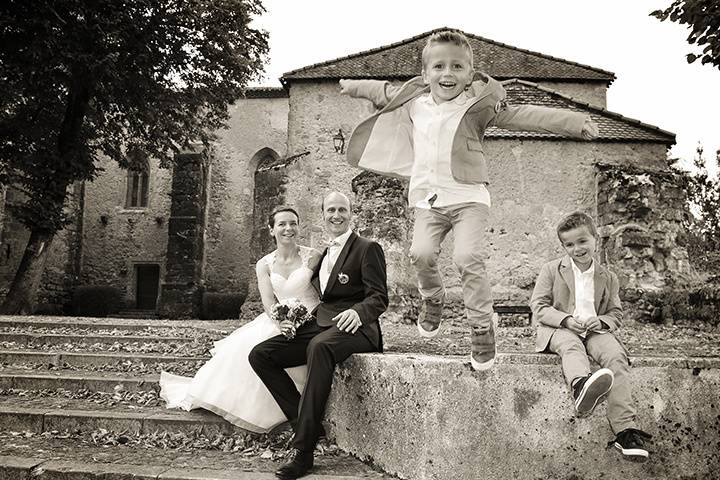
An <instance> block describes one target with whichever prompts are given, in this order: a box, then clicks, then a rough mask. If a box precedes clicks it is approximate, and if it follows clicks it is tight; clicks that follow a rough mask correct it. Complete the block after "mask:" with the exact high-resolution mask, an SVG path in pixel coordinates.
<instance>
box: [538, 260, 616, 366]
mask: <svg viewBox="0 0 720 480" xmlns="http://www.w3.org/2000/svg"><path fill="white" fill-rule="evenodd" d="M571 262H572V260H571V259H570V257H569V256H568V255H565V256H564V257H562V258H559V259H557V260H553V261H551V262H548V263H546V264H545V265H543V267H542V269H541V270H540V275H538V279H537V281H536V282H535V288H534V289H533V293H532V297H531V298H530V308H531V309H532V312H533V321H534V322H535V323H536V326H537V341H536V344H535V350H536V351H538V352H543V351H545V349H546V348H547V346H548V343H549V342H550V337H552V334H553V333H554V332H555V330H556V329H558V328H560V324H561V323H562V321H563V320H564V319H565V318H567V317H569V316H571V315H572V312H573V311H574V310H575V276H574V275H573V270H572V264H571ZM593 282H594V284H595V312H596V313H597V316H598V318H599V319H600V320H601V321H602V322H603V323H604V324H605V325H607V326H608V331H609V332H613V331H615V330H617V329H618V328H619V327H620V326H621V325H622V318H623V311H622V306H621V305H620V295H619V290H620V287H619V283H618V278H617V276H616V275H615V274H614V273H612V272H611V271H609V270H608V269H607V268H605V267H604V266H602V265H600V264H598V263H597V261H596V262H595V275H594V276H593Z"/></svg>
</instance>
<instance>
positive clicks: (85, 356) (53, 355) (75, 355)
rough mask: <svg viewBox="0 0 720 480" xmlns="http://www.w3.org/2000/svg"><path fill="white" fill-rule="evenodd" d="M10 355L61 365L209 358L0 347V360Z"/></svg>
mask: <svg viewBox="0 0 720 480" xmlns="http://www.w3.org/2000/svg"><path fill="white" fill-rule="evenodd" d="M12 357H27V358H29V359H33V360H34V359H37V361H44V362H46V363H50V364H53V365H62V364H63V363H72V360H76V361H81V362H82V361H88V360H106V361H113V362H114V361H124V360H139V361H146V362H153V363H158V362H176V361H179V362H182V361H198V360H201V361H207V360H209V359H210V357H209V356H195V357H185V356H181V355H166V354H162V353H144V354H143V353H132V352H115V353H106V352H92V353H84V352H65V351H59V352H53V351H48V352H37V351H35V350H6V349H0V361H2V360H7V359H8V358H12Z"/></svg>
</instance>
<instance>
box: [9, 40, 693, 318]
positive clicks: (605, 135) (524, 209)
mask: <svg viewBox="0 0 720 480" xmlns="http://www.w3.org/2000/svg"><path fill="white" fill-rule="evenodd" d="M434 32H435V30H434V31H431V32H426V33H422V34H420V35H417V36H415V37H412V38H409V39H406V40H402V41H400V42H397V43H393V44H390V45H386V46H382V47H379V48H375V49H372V50H368V51H364V52H360V53H357V54H353V55H349V56H347V57H343V58H338V59H334V60H330V61H327V62H322V63H319V64H315V65H310V66H307V67H304V68H301V69H297V70H293V71H291V72H288V73H286V74H285V75H283V77H282V78H281V83H282V85H283V87H282V88H254V89H249V90H248V92H247V95H246V98H244V99H243V100H240V101H238V102H237V103H236V104H234V105H233V106H231V107H230V115H231V119H230V122H229V126H228V128H227V129H225V130H222V131H219V132H218V140H217V142H216V143H215V145H214V147H213V149H212V150H210V151H206V152H200V153H188V154H187V155H185V156H184V158H183V159H182V160H181V162H180V165H182V166H181V167H179V166H176V167H175V169H174V171H172V170H167V169H160V168H158V166H157V165H156V164H154V163H153V162H152V161H151V162H150V168H149V174H147V175H143V174H139V173H136V172H125V171H122V170H121V169H119V167H117V165H115V164H113V163H112V162H111V161H109V160H108V161H105V162H103V165H102V166H103V168H104V169H105V171H104V173H103V174H102V175H101V176H100V177H99V178H98V179H97V180H95V181H94V182H92V183H87V184H85V185H84V186H82V188H79V189H78V194H79V195H81V198H79V199H78V200H77V204H78V221H77V222H76V224H77V227H75V228H74V229H71V231H69V232H64V233H63V234H62V235H61V237H62V238H63V239H64V240H63V241H61V242H58V244H57V245H56V247H57V250H58V251H57V252H54V256H55V258H59V259H62V260H57V259H56V260H52V261H51V263H52V265H57V266H58V267H57V268H56V269H55V270H58V268H59V270H60V271H63V272H64V273H65V277H64V279H63V280H62V281H60V280H59V277H58V275H54V276H53V275H50V274H48V275H46V277H47V278H46V280H47V281H46V282H44V288H43V290H42V292H41V297H42V298H40V299H39V300H38V301H40V302H50V303H62V301H63V298H66V297H67V292H68V289H69V288H72V286H73V285H78V284H83V285H88V284H101V285H113V286H116V287H118V288H120V289H122V290H123V291H124V292H125V293H126V299H127V303H128V305H130V306H131V307H133V306H135V307H143V308H159V309H160V311H161V312H162V313H164V314H166V315H168V316H173V315H175V316H178V315H180V316H188V315H195V314H197V309H196V307H193V305H195V306H196V305H197V302H198V295H199V294H200V293H199V292H200V291H208V292H228V293H230V292H237V291H241V290H246V289H250V291H251V292H252V290H253V288H254V283H255V279H254V264H255V261H256V260H257V259H258V258H260V257H261V256H262V255H263V254H264V253H266V252H268V251H269V250H271V249H272V243H271V240H270V238H269V236H268V235H267V231H266V230H265V229H264V227H265V225H267V218H266V217H267V213H268V212H269V211H270V210H272V208H274V207H275V206H276V205H279V204H291V205H294V206H295V207H296V208H297V209H298V210H299V212H301V215H302V219H301V227H302V234H301V238H300V241H301V243H304V244H307V245H312V246H318V245H320V244H321V242H322V240H323V231H322V227H321V216H320V209H321V208H320V205H321V200H322V197H323V195H324V194H325V193H327V192H328V191H330V190H340V191H344V192H346V193H348V194H349V195H350V196H353V195H354V196H355V198H356V214H357V229H358V230H359V231H361V232H362V233H363V234H365V235H369V236H371V237H374V238H376V239H377V240H379V241H380V242H381V243H382V245H383V247H384V248H385V251H386V254H387V257H388V270H389V281H390V287H391V290H392V291H393V293H397V294H402V293H405V292H408V291H410V292H411V291H412V290H413V288H414V287H413V285H414V280H413V272H412V270H411V268H410V266H409V263H408V261H407V255H406V253H407V248H408V244H409V236H410V229H411V224H412V212H411V211H408V209H407V208H406V205H405V202H404V198H403V189H404V187H405V185H404V183H403V182H402V181H398V180H394V179H386V178H382V177H378V176H376V175H372V174H367V173H363V172H361V171H359V170H357V169H354V168H351V167H349V166H348V165H347V164H346V163H345V160H344V155H343V153H342V152H341V151H340V152H339V151H337V150H341V149H342V147H343V143H344V141H345V140H347V139H348V138H349V136H350V134H351V132H352V130H353V128H354V126H355V125H356V124H357V123H358V122H359V121H360V120H361V119H363V118H364V117H366V116H368V115H370V114H371V113H373V107H372V105H371V104H370V102H367V101H362V100H357V99H351V98H348V97H344V96H341V95H340V93H339V88H338V84H337V82H338V80H339V79H341V78H376V79H388V80H390V81H392V82H395V83H401V82H404V81H406V80H408V79H410V78H411V77H413V76H416V75H418V74H419V72H420V70H421V63H420V54H421V51H422V48H423V46H424V45H425V42H426V40H427V37H428V36H430V35H431V34H432V33H434ZM467 36H468V38H469V39H470V42H471V44H472V46H473V49H474V53H475V58H474V62H475V68H476V69H477V70H481V71H484V72H486V73H488V74H489V75H491V76H493V77H495V78H496V79H498V80H501V81H505V88H506V90H507V92H508V100H509V101H510V102H511V103H514V104H537V105H546V106H552V107H556V108H565V109H569V110H574V111H579V112H584V113H587V114H589V115H590V116H591V117H592V118H593V119H594V120H595V121H596V122H597V123H598V124H599V125H600V138H599V139H598V140H596V141H593V142H579V141H575V140H569V139H565V138H561V137H558V136H555V135H551V134H544V133H531V132H513V131H506V130H502V129H498V128H491V129H490V130H489V131H488V132H487V135H486V139H485V143H484V148H485V154H486V158H488V163H489V171H490V178H491V184H490V185H489V189H490V192H491V196H492V201H493V208H492V209H491V210H492V214H491V220H490V226H489V228H488V230H487V242H488V249H487V254H488V258H489V262H488V265H489V272H490V276H491V279H492V282H493V285H494V287H493V288H494V295H495V297H496V299H497V301H498V302H499V303H507V304H525V303H526V302H527V299H528V297H529V292H530V290H531V289H532V285H533V282H534V279H535V276H536V274H537V272H538V270H539V267H540V265H541V264H542V263H543V262H544V261H546V260H547V259H550V258H553V257H556V256H558V255H559V254H560V253H561V249H560V245H559V243H558V241H557V239H556V238H555V233H554V226H555V224H556V223H557V221H558V219H559V218H560V217H561V216H562V215H564V214H565V213H568V212H570V211H572V210H582V211H585V212H588V213H590V214H591V215H593V216H594V217H595V218H598V220H599V223H600V226H601V235H602V237H603V238H602V242H601V244H602V248H603V252H601V257H602V258H603V259H604V261H606V262H608V263H610V264H611V268H613V269H614V270H616V271H617V272H618V274H619V275H620V276H621V278H622V279H623V282H624V284H623V285H624V286H625V287H642V288H660V287H662V286H664V285H665V284H666V283H667V282H668V281H669V279H671V278H674V277H677V276H683V275H686V274H687V273H688V271H689V266H688V262H687V253H686V251H685V249H684V248H683V246H682V245H681V241H679V240H678V238H679V237H680V236H681V232H680V230H679V222H680V220H681V218H682V215H683V214H684V213H683V212H684V204H683V199H682V191H681V189H680V187H679V184H678V180H677V178H675V177H674V176H673V175H672V174H671V173H670V172H669V170H668V166H667V162H666V155H667V150H668V148H669V147H670V146H671V145H672V144H673V143H674V141H675V140H674V135H673V134H672V133H669V132H666V131H663V130H661V129H659V128H657V127H654V126H652V125H648V124H646V123H642V122H640V121H637V120H633V119H630V118H627V117H624V116H622V115H620V114H618V113H614V112H611V111H609V110H607V109H606V94H607V89H608V88H609V87H610V86H611V84H612V82H613V80H614V79H615V75H614V74H613V73H611V72H607V71H605V70H601V69H598V68H595V67H591V66H587V65H581V64H579V63H575V62H571V61H568V60H563V59H560V58H555V57H551V56H548V55H544V54H541V53H537V52H531V51H528V50H523V49H519V48H516V47H513V46H510V45H505V44H502V43H499V42H495V41H493V40H489V39H486V38H482V37H479V36H476V35H472V34H467ZM336 147H337V148H336ZM633 179H635V180H633ZM658 179H660V180H658ZM633 181H636V182H640V184H639V185H640V188H636V189H634V190H633V194H632V195H631V196H632V198H626V196H623V189H624V188H625V186H626V185H627V184H628V182H631V183H632V182H633ZM666 197H667V198H666ZM668 202H669V203H668ZM666 203H667V204H668V205H669V207H668V208H670V210H671V211H670V213H668V214H667V215H664V216H661V215H658V214H657V211H658V209H656V208H654V207H656V206H660V207H661V208H660V210H661V209H662V208H664V206H665V205H666ZM648 209H649V210H648ZM641 210H642V212H645V214H642V215H641V214H640V211H641ZM660 217H662V218H660ZM18 228H19V227H18V226H17V225H14V224H13V221H12V219H11V218H8V216H7V215H6V216H5V217H4V229H3V244H2V245H3V247H2V248H3V249H2V251H1V252H0V253H2V252H5V251H6V245H7V244H12V247H11V248H10V250H9V253H8V254H7V255H6V256H4V257H5V258H3V262H2V265H0V276H1V277H0V278H2V280H3V281H4V282H7V279H8V278H11V275H12V272H14V268H17V262H19V257H18V256H17V255H18V252H19V253H21V252H22V249H21V248H20V247H21V237H22V235H21V233H17V232H19V231H20V230H18ZM13 232H16V233H13ZM451 237H452V234H451V235H450V236H449V239H448V240H446V243H445V245H446V246H449V245H450V244H449V242H448V241H449V240H451ZM447 250H448V249H447V248H446V251H445V252H444V253H443V256H442V262H441V264H442V269H443V272H444V274H445V276H446V279H447V285H448V287H449V291H450V294H451V295H459V288H458V283H459V278H458V274H457V272H456V270H455V268H454V266H453V265H452V262H451V260H450V252H448V251H447ZM3 255H4V254H3ZM58 284H62V288H59V287H58ZM156 300H159V307H158V305H157V303H156Z"/></svg>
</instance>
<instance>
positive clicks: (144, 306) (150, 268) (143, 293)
mask: <svg viewBox="0 0 720 480" xmlns="http://www.w3.org/2000/svg"><path fill="white" fill-rule="evenodd" d="M135 273H136V278H137V290H136V292H135V298H136V299H137V305H136V308H137V309H138V310H155V307H156V306H157V298H158V292H159V288H160V265H135Z"/></svg>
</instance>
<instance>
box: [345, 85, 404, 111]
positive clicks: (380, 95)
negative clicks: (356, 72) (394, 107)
mask: <svg viewBox="0 0 720 480" xmlns="http://www.w3.org/2000/svg"><path fill="white" fill-rule="evenodd" d="M399 90H400V87H395V86H393V85H391V84H390V82H388V81H385V80H348V79H342V80H340V93H341V94H342V95H349V96H351V97H353V98H364V99H366V100H370V101H371V102H372V103H373V105H375V108H377V109H381V108H383V107H384V106H385V105H387V104H388V103H390V100H392V98H393V97H394V96H395V95H396V94H397V92H398V91H399Z"/></svg>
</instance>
